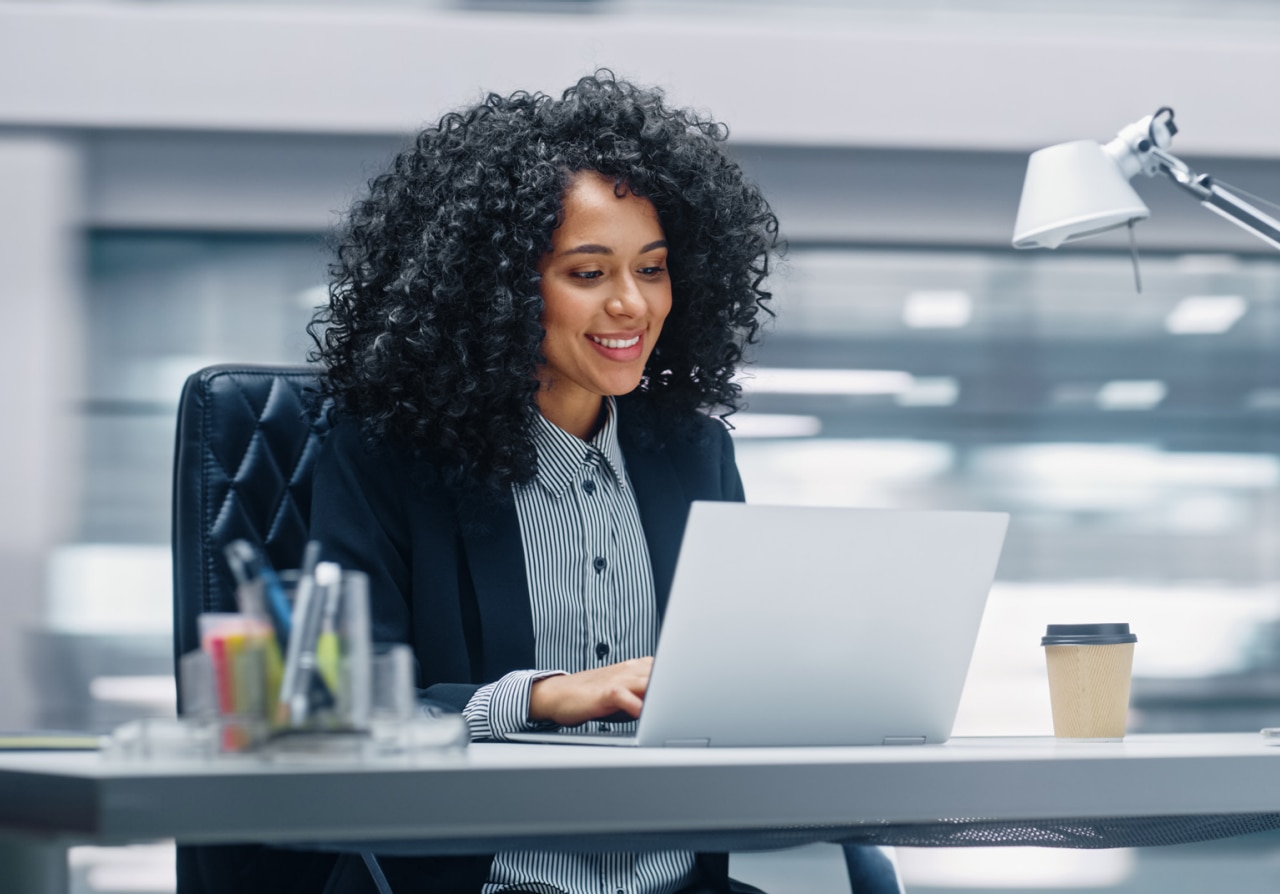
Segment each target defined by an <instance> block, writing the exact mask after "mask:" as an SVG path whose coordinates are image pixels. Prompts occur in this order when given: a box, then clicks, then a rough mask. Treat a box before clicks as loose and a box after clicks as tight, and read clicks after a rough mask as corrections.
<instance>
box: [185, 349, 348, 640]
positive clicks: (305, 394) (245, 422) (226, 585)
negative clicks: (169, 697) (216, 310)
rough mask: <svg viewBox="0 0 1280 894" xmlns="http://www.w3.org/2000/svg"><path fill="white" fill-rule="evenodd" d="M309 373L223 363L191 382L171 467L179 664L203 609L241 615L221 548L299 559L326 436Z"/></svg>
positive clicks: (277, 559) (290, 562)
mask: <svg viewBox="0 0 1280 894" xmlns="http://www.w3.org/2000/svg"><path fill="white" fill-rule="evenodd" d="M315 381H316V370H315V369H314V368H310V367H287V366H243V365H223V366H211V367H208V368H206V369H202V370H200V371H199V372H197V373H195V374H193V375H192V376H191V377H190V378H189V379H187V383H186V385H185V386H184V387H183V389H182V399H181V402H180V403H179V405H178V432H177V444H176V448H175V451H174V464H173V634H174V659H175V661H176V660H177V658H179V657H181V656H182V655H184V654H185V653H187V652H189V651H191V650H192V649H195V648H198V647H199V633H198V627H197V618H198V617H199V616H200V614H201V612H209V611H235V598H234V583H233V581H232V578H231V572H230V570H229V568H228V567H227V563H226V561H225V559H224V558H223V553H222V549H223V547H224V546H225V545H226V544H227V543H229V542H230V541H232V540H235V539H237V538H244V539H246V540H248V541H250V542H251V543H256V544H259V545H260V546H261V547H263V549H264V550H265V552H266V555H267V558H268V559H269V560H270V561H271V564H272V565H273V566H274V567H276V568H295V567H297V565H298V563H299V562H300V561H301V559H302V551H303V548H304V547H305V545H306V541H307V528H308V519H309V516H310V513H311V475H312V470H313V468H314V465H315V459H316V454H317V452H318V450H319V447H320V443H321V440H322V439H323V438H324V436H325V434H326V433H327V431H328V427H327V422H326V421H325V419H324V414H323V413H321V412H319V408H318V406H317V405H316V401H315V399H314V393H309V392H312V389H313V387H314V385H315Z"/></svg>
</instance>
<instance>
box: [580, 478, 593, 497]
mask: <svg viewBox="0 0 1280 894" xmlns="http://www.w3.org/2000/svg"><path fill="white" fill-rule="evenodd" d="M582 489H583V490H585V491H586V492H587V493H588V494H594V493H595V492H596V483H595V482H594V481H589V480H588V481H584V482H582Z"/></svg>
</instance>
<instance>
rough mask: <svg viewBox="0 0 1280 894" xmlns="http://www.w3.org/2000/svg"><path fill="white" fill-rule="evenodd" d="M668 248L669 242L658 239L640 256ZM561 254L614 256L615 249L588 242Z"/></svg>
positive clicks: (645, 248) (642, 249)
mask: <svg viewBox="0 0 1280 894" xmlns="http://www.w3.org/2000/svg"><path fill="white" fill-rule="evenodd" d="M666 247H667V240H665V239H658V240H657V241H655V242H650V243H649V244H648V245H646V246H644V247H643V248H641V249H640V251H639V252H638V254H642V255H643V254H647V253H648V252H651V251H655V250H656V249H659V248H666ZM560 254H562V255H611V254H613V249H612V248H610V247H609V246H607V245H597V244H595V243H594V242H588V243H587V244H585V245H578V246H575V247H573V248H566V249H565V250H564V251H562V252H560Z"/></svg>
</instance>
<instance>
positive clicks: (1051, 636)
mask: <svg viewBox="0 0 1280 894" xmlns="http://www.w3.org/2000/svg"><path fill="white" fill-rule="evenodd" d="M1137 641H1138V637H1137V636H1136V635H1135V634H1132V633H1130V632H1129V625H1128V624H1050V625H1049V626H1048V627H1047V628H1046V629H1045V632H1044V637H1043V638H1042V639H1041V640H1040V645H1042V646H1110V645H1113V644H1115V643H1136V642H1137Z"/></svg>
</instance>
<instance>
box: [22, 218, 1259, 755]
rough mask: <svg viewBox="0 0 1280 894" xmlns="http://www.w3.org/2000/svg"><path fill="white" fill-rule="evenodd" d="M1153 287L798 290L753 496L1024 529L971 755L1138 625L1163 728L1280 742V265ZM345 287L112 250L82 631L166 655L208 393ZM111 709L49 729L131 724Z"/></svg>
mask: <svg viewBox="0 0 1280 894" xmlns="http://www.w3.org/2000/svg"><path fill="white" fill-rule="evenodd" d="M1141 263H1142V277H1143V281H1144V291H1143V292H1142V293H1141V294H1139V293H1137V292H1135V288H1134V280H1133V273H1132V270H1131V264H1130V259H1129V258H1128V257H1127V256H1126V255H1122V254H1105V253H1092V252H1088V251H1082V250H1079V249H1070V250H1066V251H1060V252H1057V253H1031V254H1024V253H1015V252H1012V251H1001V250H986V251H976V250H974V251H970V250H937V249H928V248H892V249H886V248H877V247H860V246H832V245H806V244H803V243H802V244H795V245H792V246H791V247H790V250H789V252H788V254H787V256H786V257H785V259H784V260H783V262H782V264H781V265H780V269H779V272H778V274H777V276H775V278H774V288H775V296H776V297H775V303H774V306H775V309H776V311H777V316H776V318H775V319H774V320H773V321H772V322H771V323H770V325H769V327H768V332H767V334H766V336H765V339H764V341H763V343H762V344H761V345H760V346H759V347H758V349H756V350H755V351H754V354H753V357H752V360H753V362H752V364H751V366H750V367H749V368H748V369H747V371H746V372H745V373H744V374H743V376H742V384H743V386H744V389H745V391H746V394H747V404H748V408H747V410H746V411H745V412H743V413H740V414H738V415H736V416H734V417H733V418H732V420H731V421H732V422H733V424H734V425H735V432H734V435H735V439H736V442H737V445H738V453H739V463H740V466H741V468H742V473H743V477H744V480H745V483H746V487H747V492H748V497H749V498H750V499H752V500H754V501H757V502H789V503H816V504H842V505H855V506H898V507H907V506H913V507H938V508H972V509H993V510H1001V511H1006V512H1009V513H1011V515H1012V523H1011V526H1010V530H1009V537H1008V543H1007V546H1006V549H1005V552H1004V555H1003V558H1002V560H1001V564H1000V571H999V575H998V582H997V586H996V588H995V590H994V591H993V594H992V598H991V602H990V605H989V609H988V613H987V617H986V620H985V622H984V627H983V633H982V637H981V639H980V642H979V646H978V649H977V654H976V656H975V661H974V667H973V670H972V673H971V679H970V681H969V685H968V686H967V688H966V696H965V702H964V704H963V706H962V708H961V716H960V719H959V726H958V729H957V732H958V733H971V734H981V733H1042V732H1047V731H1048V729H1049V716H1048V706H1047V700H1046V699H1045V697H1044V692H1043V685H1044V684H1043V671H1042V669H1041V668H1042V658H1041V652H1040V649H1039V645H1038V643H1039V635H1040V633H1041V632H1042V629H1043V625H1044V624H1045V623H1056V622H1072V621H1098V620H1100V621H1116V620H1120V621H1128V622H1130V623H1131V624H1133V625H1134V629H1135V631H1136V632H1137V633H1138V636H1139V642H1140V645H1139V648H1138V651H1137V659H1136V669H1135V673H1136V675H1137V681H1136V683H1135V691H1134V698H1135V716H1134V723H1135V725H1136V728H1137V729H1139V730H1182V731H1190V730H1210V729H1256V728H1258V727H1259V726H1261V725H1266V724H1268V723H1274V722H1276V721H1277V720H1278V719H1280V716H1277V715H1280V711H1277V710H1273V709H1272V707H1271V704H1270V699H1271V697H1272V696H1273V695H1274V694H1275V693H1277V692H1280V650H1278V649H1277V648H1276V646H1275V645H1274V643H1275V642H1276V637H1275V636H1274V635H1273V627H1274V625H1275V624H1276V621H1277V619H1278V618H1280V555H1278V552H1277V543H1280V513H1278V512H1277V504H1278V499H1277V498H1278V495H1280V460H1278V459H1277V450H1276V447H1277V444H1278V443H1280V360H1278V359H1277V358H1278V357H1280V351H1278V349H1280V259H1277V258H1275V257H1272V256H1270V255H1256V256H1241V255H1148V256H1144V257H1143V258H1142V262H1141ZM325 264H326V256H325V251H324V245H323V240H322V239H321V238H320V237H318V236H311V235H303V236H251V235H236V236H226V235H209V234H189V235H180V234H146V233H123V232H116V233H113V232H100V233H97V234H96V235H94V236H93V237H92V239H91V252H90V296H89V302H88V319H89V331H90V332H91V333H93V337H92V338H91V339H90V346H89V357H88V366H89V370H90V376H89V380H88V391H87V396H86V400H85V402H84V425H85V431H86V433H87V438H86V444H87V448H86V459H85V462H86V468H85V470H84V481H85V487H84V502H83V507H82V513H81V516H82V530H81V538H80V540H81V542H80V543H78V544H74V545H71V546H69V547H67V548H66V549H65V550H63V551H62V552H61V553H60V554H59V555H58V556H57V557H56V558H55V560H54V562H55V567H54V572H55V573H54V574H53V575H52V576H51V580H52V586H53V592H52V593H51V594H50V596H51V599H50V612H51V616H52V617H51V621H52V624H51V626H52V627H53V628H54V629H55V630H59V629H60V630H71V631H77V632H80V633H105V634H112V633H115V634H119V635H143V634H146V635H151V636H164V635H167V632H168V623H169V621H168V617H169V616H168V610H169V609H168V599H169V578H168V573H169V569H168V565H167V562H168V538H169V526H168V519H169V499H170V468H171V465H170V463H171V453H172V435H173V428H174V415H175V411H176V407H177V398H178V393H179V389H180V387H181V384H182V381H183V379H184V378H185V376H186V375H187V374H188V373H190V372H191V371H193V370H195V369H198V368H199V367H201V366H204V365H207V364H209V363H214V362H221V361H230V360H238V361H253V362H262V363H297V362H302V361H303V360H304V358H305V355H306V352H307V350H308V348H309V346H310V342H309V339H308V338H307V336H306V334H305V331H304V327H305V324H306V322H307V320H308V319H309V316H310V313H311V309H312V307H313V306H314V305H315V304H316V303H317V302H318V301H319V300H322V297H323V282H324V270H325ZM925 558H927V557H925ZM108 568H109V569H110V570H111V571H110V573H103V572H104V570H105V569H108ZM108 580H109V581H113V582H114V583H113V584H112V585H111V586H112V587H113V588H114V590H119V591H121V592H113V594H112V595H111V596H110V597H109V598H106V597H104V596H103V594H102V593H101V589H102V588H103V587H104V586H107V584H105V583H103V582H104V581H108ZM851 586H854V587H856V582H851ZM103 605H111V606H113V609H112V611H111V613H110V617H107V613H106V612H104V611H102V610H100V609H95V608H94V606H103ZM108 639H109V637H108ZM165 645H167V642H166V643H165ZM153 665H154V662H153ZM164 672H166V673H167V667H166V668H164ZM109 676H110V675H108V677H109ZM125 676H126V677H128V676H132V675H131V674H126V675H125ZM142 676H144V677H145V674H144V675H142ZM103 685H105V684H103ZM103 685H100V686H99V687H98V688H99V689H100V690H101V689H103ZM139 685H141V684H139ZM107 689H110V687H107ZM161 690H163V684H162V683H161V682H160V681H156V682H155V683H154V685H153V688H152V689H151V690H147V689H146V688H145V686H144V687H143V688H142V690H141V694H140V693H139V692H134V693H133V695H134V698H133V701H132V703H131V705H132V707H134V708H136V707H138V705H139V704H141V703H142V702H145V698H144V696H145V694H146V693H147V692H148V691H149V692H151V693H152V694H153V695H154V696H155V697H156V699H157V701H156V702H155V704H156V706H157V710H159V709H161V708H160V707H159V706H160V705H162V704H163V703H164V702H163V700H161V699H160V697H161V695H163V696H166V697H167V696H168V694H169V693H168V692H162V691H161ZM126 694H127V693H126ZM108 695H109V693H108ZM107 700H108V701H109V699H107ZM124 701H126V702H129V699H128V698H125V699H124ZM47 703H49V704H55V703H56V700H55V701H53V702H47ZM60 710H64V711H65V710H67V709H66V708H65V707H64V708H60ZM86 710H89V714H87V715H85V714H81V715H80V716H79V718H77V717H76V716H68V717H58V718H51V719H58V720H69V721H75V720H77V719H80V720H84V719H85V717H86V716H87V717H88V719H89V720H90V721H91V722H101V723H107V722H110V721H112V720H114V719H116V717H117V716H118V712H113V711H111V710H106V709H104V708H103V706H102V705H101V704H100V705H98V706H97V707H96V708H93V709H86Z"/></svg>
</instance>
